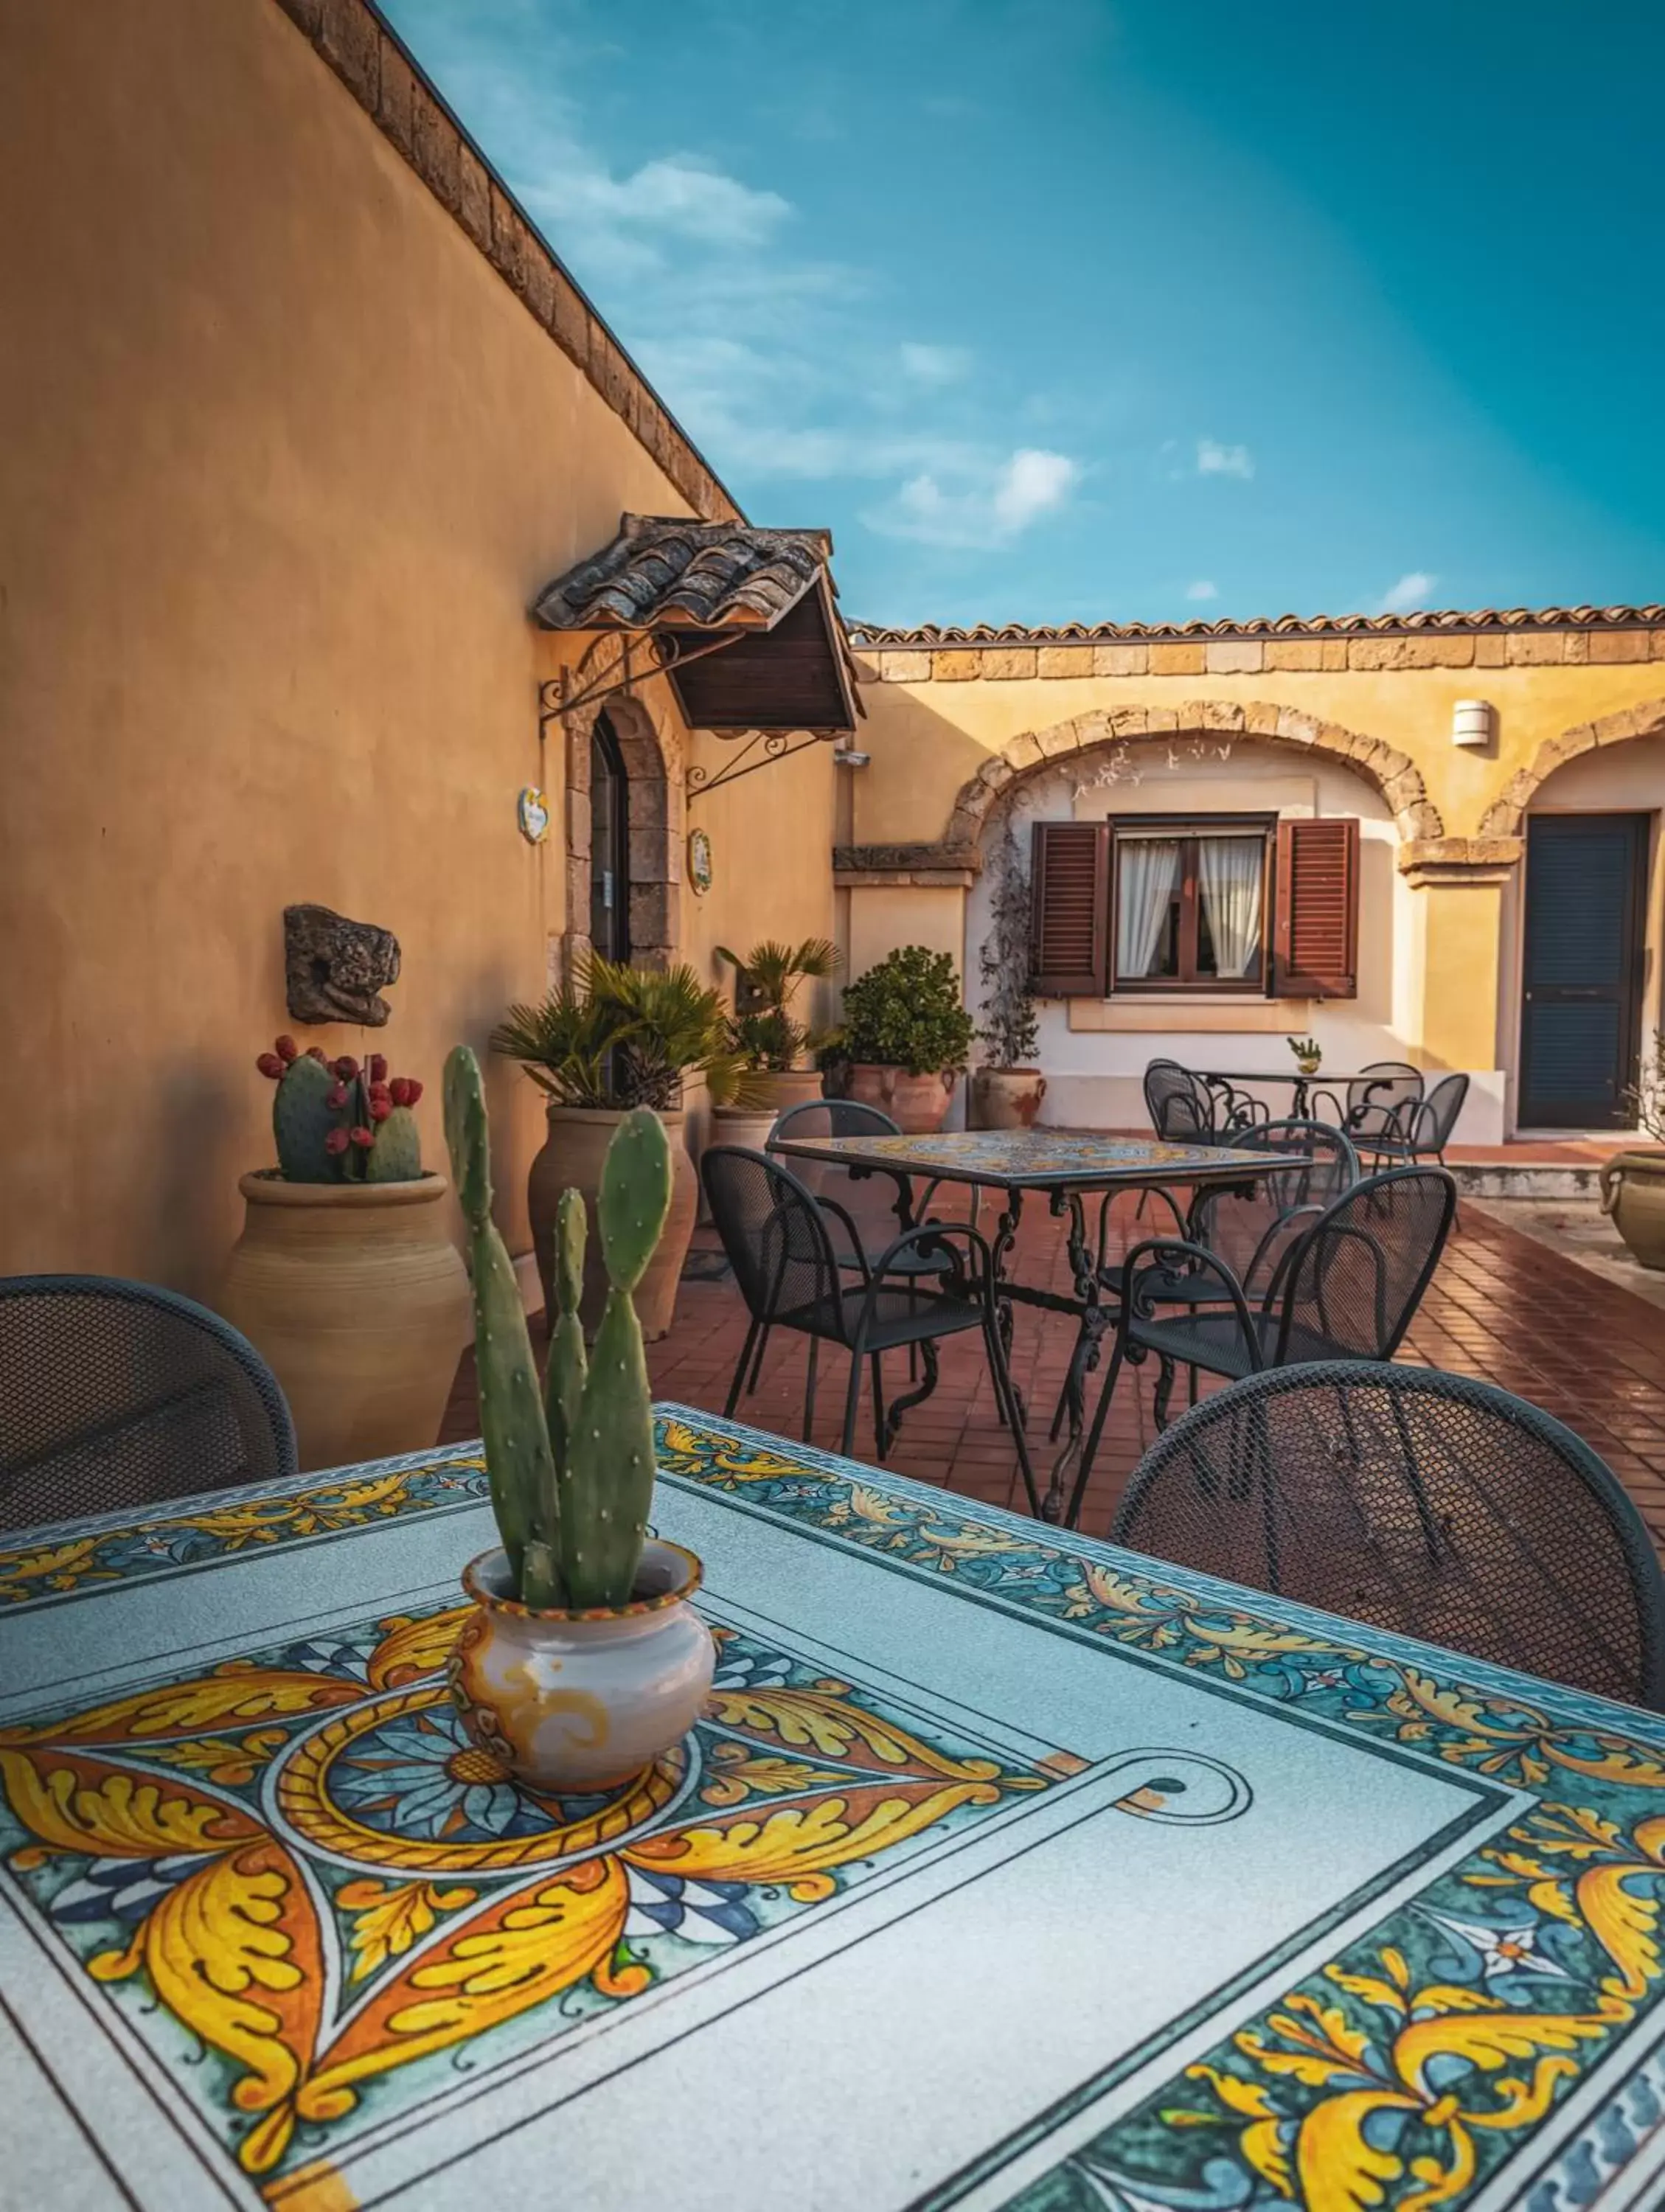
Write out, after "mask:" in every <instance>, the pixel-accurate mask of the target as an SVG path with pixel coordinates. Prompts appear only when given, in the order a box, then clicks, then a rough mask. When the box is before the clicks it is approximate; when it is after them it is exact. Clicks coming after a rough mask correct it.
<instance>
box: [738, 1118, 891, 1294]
mask: <svg viewBox="0 0 1665 2212" xmlns="http://www.w3.org/2000/svg"><path fill="white" fill-rule="evenodd" d="M901 1134H902V1125H901V1123H900V1122H898V1121H892V1120H891V1119H890V1115H888V1114H883V1113H881V1112H880V1111H879V1109H878V1107H877V1106H864V1105H862V1104H860V1103H859V1102H858V1101H857V1100H855V1099H854V1098H811V1100H810V1101H809V1102H808V1103H807V1104H805V1105H802V1106H793V1107H789V1108H788V1109H787V1111H786V1112H785V1113H784V1114H782V1115H781V1117H780V1119H779V1120H778V1121H776V1122H775V1127H773V1128H772V1129H771V1130H770V1131H769V1144H770V1146H773V1145H774V1143H775V1139H776V1138H777V1137H787V1136H791V1137H899V1136H900V1135H901ZM792 1171H793V1175H794V1176H796V1177H797V1179H798V1181H799V1182H800V1183H802V1185H803V1186H804V1188H805V1190H807V1191H809V1192H811V1194H813V1195H814V1196H815V1197H817V1198H829V1199H831V1200H834V1201H835V1203H836V1204H837V1205H839V1206H842V1207H843V1209H844V1211H845V1212H846V1213H848V1215H849V1217H850V1218H851V1220H852V1221H854V1224H855V1225H856V1230H857V1233H858V1235H859V1236H860V1241H861V1247H862V1249H863V1250H864V1251H865V1252H866V1253H868V1254H870V1255H872V1256H873V1257H875V1258H877V1256H878V1254H879V1253H881V1252H883V1251H884V1249H886V1248H887V1246H889V1245H890V1243H892V1242H893V1241H894V1240H895V1238H896V1237H899V1236H900V1235H901V1234H902V1219H901V1216H900V1215H899V1214H898V1212H897V1211H896V1203H897V1200H898V1197H899V1196H900V1195H901V1193H902V1189H903V1188H905V1183H906V1178H905V1177H903V1176H890V1175H884V1174H875V1175H866V1176H853V1175H852V1174H851V1173H850V1171H849V1170H848V1168H843V1167H840V1166H838V1165H837V1164H836V1163H835V1162H833V1161H830V1160H806V1159H803V1158H793V1162H792ZM830 1230H831V1234H832V1237H833V1240H834V1243H836V1245H837V1246H839V1247H840V1249H842V1248H843V1247H845V1246H847V1245H848V1243H849V1239H848V1237H847V1236H845V1235H843V1234H842V1231H841V1230H840V1228H839V1226H838V1225H837V1223H836V1219H835V1221H834V1223H833V1224H832V1225H830Z"/></svg>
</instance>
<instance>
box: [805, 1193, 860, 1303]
mask: <svg viewBox="0 0 1665 2212" xmlns="http://www.w3.org/2000/svg"><path fill="white" fill-rule="evenodd" d="M814 1196H815V1202H816V1204H817V1206H819V1207H820V1209H821V1211H822V1212H823V1213H831V1214H836V1216H837V1218H839V1220H840V1221H842V1223H843V1225H844V1233H845V1235H846V1236H847V1237H848V1238H849V1240H850V1249H851V1251H852V1252H854V1255H855V1260H856V1265H857V1266H858V1267H860V1270H861V1279H862V1281H863V1282H864V1283H870V1282H871V1281H872V1270H871V1269H870V1268H869V1267H868V1265H867V1255H866V1253H865V1252H864V1251H863V1250H862V1249H861V1232H860V1230H859V1229H858V1228H857V1227H856V1225H855V1224H854V1221H852V1220H851V1218H850V1217H849V1215H848V1213H846V1212H845V1211H844V1209H843V1207H842V1206H841V1205H840V1204H839V1202H838V1200H836V1198H825V1197H823V1196H822V1195H821V1194H820V1193H819V1192H817V1193H816V1194H814Z"/></svg>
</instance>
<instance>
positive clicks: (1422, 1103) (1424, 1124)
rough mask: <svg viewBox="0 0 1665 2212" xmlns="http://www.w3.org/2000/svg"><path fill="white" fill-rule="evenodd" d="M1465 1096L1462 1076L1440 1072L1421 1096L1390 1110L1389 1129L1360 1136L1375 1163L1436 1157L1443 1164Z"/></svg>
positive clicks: (1465, 1081)
mask: <svg viewBox="0 0 1665 2212" xmlns="http://www.w3.org/2000/svg"><path fill="white" fill-rule="evenodd" d="M1467 1097H1468V1077H1467V1076H1466V1075H1443V1076H1441V1078H1440V1079H1439V1081H1438V1082H1437V1084H1436V1085H1434V1087H1433V1089H1432V1090H1431V1091H1430V1092H1429V1093H1428V1095H1427V1097H1425V1098H1407V1099H1403V1100H1401V1103H1400V1104H1399V1105H1398V1106H1396V1107H1395V1109H1394V1116H1393V1119H1394V1126H1393V1127H1392V1129H1391V1130H1390V1131H1388V1132H1386V1133H1378V1134H1376V1135H1375V1136H1371V1137H1367V1138H1366V1139H1364V1142H1365V1145H1366V1146H1367V1147H1368V1149H1369V1150H1370V1152H1371V1153H1372V1154H1373V1155H1374V1156H1375V1159H1376V1164H1377V1166H1378V1167H1380V1166H1382V1165H1384V1164H1386V1163H1387V1162H1389V1161H1394V1160H1396V1161H1402V1162H1405V1163H1407V1164H1412V1165H1414V1164H1416V1163H1417V1162H1419V1161H1421V1160H1437V1161H1438V1162H1439V1164H1440V1165H1441V1167H1443V1166H1444V1165H1445V1147H1446V1146H1448V1145H1449V1143H1450V1141H1451V1132H1452V1131H1453V1130H1454V1129H1455V1127H1456V1126H1457V1116H1458V1115H1459V1114H1461V1111H1462V1108H1463V1102H1464V1100H1465V1099H1466V1098H1467Z"/></svg>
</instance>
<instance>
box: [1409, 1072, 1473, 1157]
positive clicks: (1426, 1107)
mask: <svg viewBox="0 0 1665 2212" xmlns="http://www.w3.org/2000/svg"><path fill="white" fill-rule="evenodd" d="M1467 1097H1468V1077H1467V1076H1466V1075H1442V1076H1441V1078H1440V1079H1439V1081H1438V1082H1437V1084H1436V1085H1434V1087H1433V1089H1432V1090H1431V1091H1430V1092H1429V1093H1428V1096H1427V1097H1425V1099H1424V1100H1423V1102H1422V1111H1421V1113H1420V1114H1419V1115H1417V1116H1416V1119H1415V1121H1413V1124H1412V1128H1411V1136H1412V1140H1413V1143H1414V1144H1415V1146H1416V1147H1417V1150H1418V1151H1419V1152H1443V1151H1444V1150H1445V1147H1446V1146H1448V1145H1449V1143H1450V1141H1451V1132H1452V1130H1453V1129H1455V1127H1456V1126H1457V1116H1458V1115H1459V1114H1461V1111H1462V1105H1463V1101H1464V1099H1466V1098H1467Z"/></svg>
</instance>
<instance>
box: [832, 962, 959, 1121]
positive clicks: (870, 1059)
mask: <svg viewBox="0 0 1665 2212" xmlns="http://www.w3.org/2000/svg"><path fill="white" fill-rule="evenodd" d="M973 1036H975V1024H973V1022H972V1019H971V1017H970V1015H969V1013H967V1012H966V1011H965V1007H964V1005H963V1002H962V999H961V993H960V978H959V971H958V970H957V968H956V967H955V965H954V963H953V960H952V959H951V957H950V956H949V955H948V954H947V953H946V952H933V951H929V950H928V949H927V947H926V946H925V945H898V946H897V948H896V951H894V952H889V953H887V954H886V955H885V957H884V959H883V960H881V961H880V962H879V963H878V966H877V967H874V968H870V969H868V970H867V972H866V975H859V976H858V977H857V978H856V980H855V981H854V983H852V984H851V985H850V987H849V988H848V990H847V991H846V992H845V994H844V1049H845V1051H846V1052H847V1053H848V1055H849V1058H850V1062H851V1066H850V1079H849V1096H850V1097H852V1098H856V1099H860V1100H863V1101H864V1102H866V1103H868V1104H871V1105H876V1106H878V1107H881V1108H882V1109H884V1112H886V1113H888V1114H890V1115H891V1116H892V1118H893V1119H894V1120H896V1121H899V1122H900V1123H901V1125H902V1127H903V1128H904V1129H907V1130H910V1131H913V1132H915V1133H921V1132H925V1131H928V1130H932V1129H936V1128H939V1127H941V1124H942V1119H943V1115H945V1113H946V1112H947V1110H948V1101H949V1098H950V1097H951V1095H952V1092H953V1088H954V1078H955V1076H956V1075H957V1073H958V1072H959V1070H960V1069H961V1068H963V1066H965V1064H966V1060H967V1058H968V1056H969V1053H970V1050H971V1041H972V1038H973Z"/></svg>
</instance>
